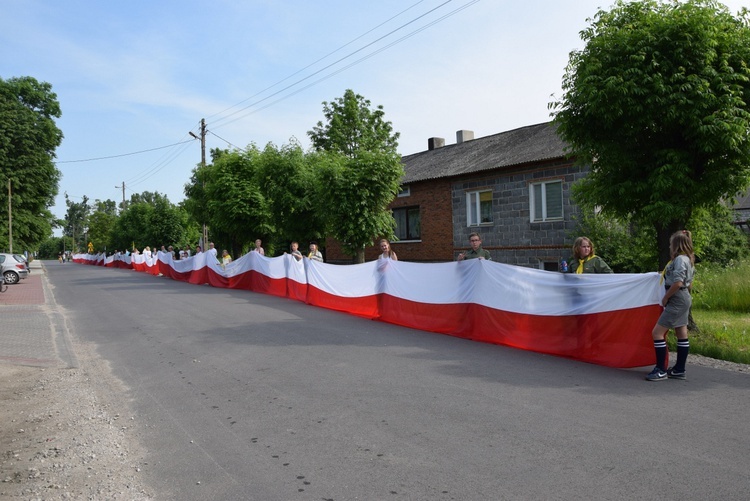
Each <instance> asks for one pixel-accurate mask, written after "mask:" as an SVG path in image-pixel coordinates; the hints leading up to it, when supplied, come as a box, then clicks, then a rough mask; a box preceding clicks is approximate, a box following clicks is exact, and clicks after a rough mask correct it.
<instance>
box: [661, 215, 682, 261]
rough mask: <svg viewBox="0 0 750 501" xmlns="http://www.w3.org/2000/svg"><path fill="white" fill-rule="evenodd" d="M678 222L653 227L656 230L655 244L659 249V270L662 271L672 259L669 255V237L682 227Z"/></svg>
mask: <svg viewBox="0 0 750 501" xmlns="http://www.w3.org/2000/svg"><path fill="white" fill-rule="evenodd" d="M683 226H684V225H683V223H681V222H680V221H674V220H672V221H668V222H667V223H666V224H656V225H654V227H655V229H656V243H657V248H658V249H659V269H660V270H663V269H664V267H665V266H666V265H667V263H668V262H669V260H670V259H671V258H672V256H670V254H669V237H671V236H672V234H673V233H674V232H676V231H677V230H679V229H681V228H682V227H683Z"/></svg>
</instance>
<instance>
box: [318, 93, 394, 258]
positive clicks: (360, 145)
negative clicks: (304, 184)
mask: <svg viewBox="0 0 750 501" xmlns="http://www.w3.org/2000/svg"><path fill="white" fill-rule="evenodd" d="M323 114H324V115H325V117H326V123H325V124H324V123H323V122H318V124H317V126H316V127H314V128H313V130H311V131H309V132H308V135H309V136H310V139H312V143H313V146H314V147H315V149H316V150H317V151H319V152H324V153H325V154H326V155H325V157H321V159H320V165H321V169H320V170H319V173H318V177H319V182H318V184H317V186H318V189H319V197H320V200H321V201H320V204H321V206H324V207H325V217H326V230H327V232H328V235H330V236H332V237H334V238H336V239H337V240H338V241H339V242H340V243H341V245H342V247H343V248H344V250H345V251H347V252H348V253H350V254H351V255H353V256H356V260H357V262H364V248H365V246H367V245H372V243H373V241H374V239H375V238H376V237H378V236H386V237H391V238H392V237H393V229H394V227H395V221H394V219H393V215H392V213H391V212H390V211H389V210H388V204H389V203H390V202H391V201H392V200H393V198H394V197H395V196H396V193H398V189H399V184H400V181H401V178H402V177H403V175H404V171H403V167H402V165H401V157H400V155H399V154H398V152H397V147H398V137H399V134H398V133H397V132H393V127H392V125H391V123H390V122H388V121H385V120H384V115H385V113H384V112H383V107H382V106H378V107H377V108H375V109H371V105H370V101H368V100H366V99H365V98H364V97H362V96H360V95H358V94H355V93H354V92H353V91H352V90H347V91H346V92H345V93H344V96H343V97H341V98H338V99H336V100H335V101H333V102H332V103H327V102H324V103H323Z"/></svg>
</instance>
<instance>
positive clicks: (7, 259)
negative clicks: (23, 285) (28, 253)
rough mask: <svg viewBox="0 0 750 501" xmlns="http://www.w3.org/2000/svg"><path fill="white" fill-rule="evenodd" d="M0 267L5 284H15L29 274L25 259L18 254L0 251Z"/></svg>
mask: <svg viewBox="0 0 750 501" xmlns="http://www.w3.org/2000/svg"><path fill="white" fill-rule="evenodd" d="M0 268H2V272H3V278H4V279H5V283H6V284H11V285H12V284H17V283H18V282H19V281H20V280H21V279H23V278H26V277H28V276H29V268H28V264H27V263H26V259H25V258H24V257H23V256H19V255H18V254H4V253H0Z"/></svg>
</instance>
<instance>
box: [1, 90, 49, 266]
mask: <svg viewBox="0 0 750 501" xmlns="http://www.w3.org/2000/svg"><path fill="white" fill-rule="evenodd" d="M60 116H61V112H60V104H59V103H58V101H57V95H55V93H54V92H52V86H51V85H50V84H48V83H46V82H38V81H37V80H35V79H34V78H31V77H21V78H11V79H8V80H3V79H2V78H0V214H4V219H5V220H6V221H7V217H8V213H7V208H8V180H9V179H10V181H11V191H12V215H13V245H14V251H16V252H18V251H22V250H27V249H35V248H36V247H38V246H39V245H40V244H41V243H42V242H43V241H44V240H45V239H47V238H48V237H49V236H50V235H51V233H52V225H53V223H54V218H53V216H52V214H51V212H50V211H49V207H51V206H52V205H53V204H54V200H55V196H56V195H57V190H58V183H59V180H60V172H59V171H58V170H57V168H56V167H55V164H54V162H53V159H54V158H55V149H56V148H57V147H58V146H59V145H60V143H61V141H62V138H63V134H62V131H60V129H58V128H57V125H56V124H55V120H54V119H55V118H60ZM8 237H9V235H8V226H7V224H4V225H0V248H7V247H8V243H9V241H8V240H9V239H8Z"/></svg>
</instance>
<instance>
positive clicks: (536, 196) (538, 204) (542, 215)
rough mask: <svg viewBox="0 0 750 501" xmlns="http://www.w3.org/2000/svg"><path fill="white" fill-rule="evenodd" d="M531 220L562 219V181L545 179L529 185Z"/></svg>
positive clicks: (534, 221) (535, 221)
mask: <svg viewBox="0 0 750 501" xmlns="http://www.w3.org/2000/svg"><path fill="white" fill-rule="evenodd" d="M529 188H530V189H529V199H530V200H529V201H530V205H531V211H530V213H531V222H532V223H538V222H541V221H550V220H557V219H562V217H563V207H562V202H563V200H562V181H546V182H543V183H536V184H532V185H531V186H530V187H529Z"/></svg>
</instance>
